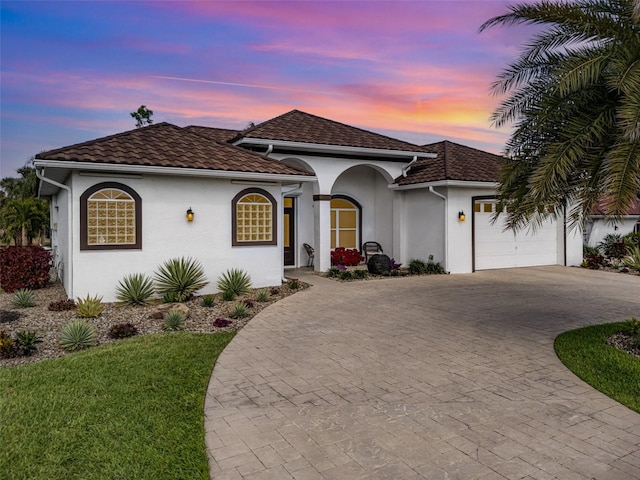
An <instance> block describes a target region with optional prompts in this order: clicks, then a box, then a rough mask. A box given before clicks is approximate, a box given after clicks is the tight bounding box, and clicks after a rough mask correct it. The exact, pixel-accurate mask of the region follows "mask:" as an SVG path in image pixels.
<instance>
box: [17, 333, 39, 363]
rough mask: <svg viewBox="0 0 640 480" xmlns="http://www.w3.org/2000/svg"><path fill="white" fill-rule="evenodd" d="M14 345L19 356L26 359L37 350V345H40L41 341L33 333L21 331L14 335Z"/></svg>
mask: <svg viewBox="0 0 640 480" xmlns="http://www.w3.org/2000/svg"><path fill="white" fill-rule="evenodd" d="M15 343H16V347H17V349H18V351H19V355H22V356H25V357H28V356H30V355H31V354H33V353H34V352H35V351H36V350H38V344H39V343H42V339H41V338H40V337H38V335H37V334H36V332H34V331H31V330H21V331H19V332H17V333H16V342H15Z"/></svg>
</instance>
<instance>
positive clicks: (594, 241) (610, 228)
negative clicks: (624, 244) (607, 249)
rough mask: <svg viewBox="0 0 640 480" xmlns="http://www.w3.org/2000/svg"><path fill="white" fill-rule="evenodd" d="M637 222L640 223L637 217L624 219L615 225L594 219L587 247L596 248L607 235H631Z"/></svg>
mask: <svg viewBox="0 0 640 480" xmlns="http://www.w3.org/2000/svg"><path fill="white" fill-rule="evenodd" d="M638 222H640V218H639V217H625V218H623V219H621V220H618V221H617V222H615V223H611V222H610V221H607V220H606V219H604V218H600V217H594V218H593V224H592V225H591V232H590V235H589V238H588V240H587V245H589V246H590V247H597V246H598V244H599V243H600V242H601V241H602V240H604V237H606V236H607V235H609V234H618V235H626V234H627V233H631V232H633V227H635V225H636V223H638ZM616 227H617V228H616Z"/></svg>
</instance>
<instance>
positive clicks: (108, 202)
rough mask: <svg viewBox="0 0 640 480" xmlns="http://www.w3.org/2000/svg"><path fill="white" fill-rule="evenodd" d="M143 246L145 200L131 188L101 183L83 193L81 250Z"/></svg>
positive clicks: (81, 200) (138, 247) (139, 247)
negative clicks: (143, 208)
mask: <svg viewBox="0 0 640 480" xmlns="http://www.w3.org/2000/svg"><path fill="white" fill-rule="evenodd" d="M141 248H142V199H141V198H140V195H138V194H137V193H136V191H135V190H133V189H132V188H131V187H128V186H127V185H123V184H121V183H116V182H104V183H98V184H97V185H93V186H92V187H89V188H88V189H87V190H85V191H84V193H83V194H82V195H81V196H80V250H122V249H141Z"/></svg>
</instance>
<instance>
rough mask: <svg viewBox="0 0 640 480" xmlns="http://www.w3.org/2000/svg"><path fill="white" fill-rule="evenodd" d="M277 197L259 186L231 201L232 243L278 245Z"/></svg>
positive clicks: (238, 244) (239, 244) (234, 244)
mask: <svg viewBox="0 0 640 480" xmlns="http://www.w3.org/2000/svg"><path fill="white" fill-rule="evenodd" d="M276 217H277V203H276V200H275V198H273V197H272V196H271V194H269V192H266V191H265V190H262V189H259V188H247V189H246V190H243V191H241V192H240V193H238V194H237V195H236V196H235V197H233V200H232V201H231V223H232V228H231V232H232V233H231V235H232V238H231V244H232V245H233V246H242V245H276V244H277V236H278V231H277V229H276V226H277V222H276Z"/></svg>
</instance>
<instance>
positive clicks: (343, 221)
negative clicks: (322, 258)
mask: <svg viewBox="0 0 640 480" xmlns="http://www.w3.org/2000/svg"><path fill="white" fill-rule="evenodd" d="M361 210H362V208H361V207H360V204H359V203H358V202H356V201H355V200H354V199H352V198H350V197H347V196H344V195H334V196H332V198H331V248H332V249H333V248H337V247H343V248H359V245H360V226H361Z"/></svg>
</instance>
